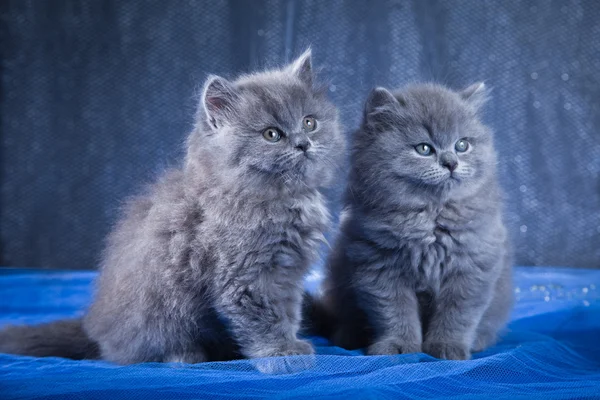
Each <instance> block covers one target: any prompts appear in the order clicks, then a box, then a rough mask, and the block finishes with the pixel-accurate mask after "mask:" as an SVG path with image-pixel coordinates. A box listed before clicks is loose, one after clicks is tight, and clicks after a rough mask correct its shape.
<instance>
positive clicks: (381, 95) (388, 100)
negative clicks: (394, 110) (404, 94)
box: [365, 87, 400, 115]
mask: <svg viewBox="0 0 600 400" xmlns="http://www.w3.org/2000/svg"><path fill="white" fill-rule="evenodd" d="M399 104H400V103H399V102H398V100H397V99H396V97H394V95H393V94H392V93H391V92H390V91H389V90H387V89H386V88H383V87H376V88H375V89H373V90H371V93H369V96H368V97H367V102H366V103H365V115H369V114H371V113H372V112H373V111H375V110H377V109H378V108H382V107H386V106H395V105H399Z"/></svg>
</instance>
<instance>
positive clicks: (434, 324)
mask: <svg viewBox="0 0 600 400" xmlns="http://www.w3.org/2000/svg"><path fill="white" fill-rule="evenodd" d="M474 275H476V274H469V273H467V272H465V271H457V272H455V273H454V274H453V275H451V276H447V277H446V278H445V282H444V284H443V286H442V287H441V288H440V292H439V294H438V295H437V297H436V299H435V303H434V309H433V313H432V315H431V320H430V321H429V326H428V330H427V332H426V334H425V340H424V343H423V351H424V352H425V353H427V354H430V355H432V356H434V357H437V358H443V359H448V360H467V359H469V358H471V353H470V349H471V346H472V343H473V341H474V340H475V334H476V329H477V326H478V325H479V322H480V321H481V317H482V315H483V313H484V312H485V310H486V308H487V306H488V304H489V301H490V296H491V293H490V291H491V286H492V285H491V284H489V283H488V282H489V280H491V279H489V280H488V279H485V277H482V276H481V275H479V276H474Z"/></svg>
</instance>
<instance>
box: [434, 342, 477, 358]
mask: <svg viewBox="0 0 600 400" xmlns="http://www.w3.org/2000/svg"><path fill="white" fill-rule="evenodd" d="M423 351H424V352H425V353H427V354H429V355H430V356H433V357H435V358H439V359H443V360H469V359H470V358H471V352H470V351H469V346H467V345H465V344H463V343H440V342H425V343H424V344H423Z"/></svg>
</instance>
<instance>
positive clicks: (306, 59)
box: [288, 47, 313, 86]
mask: <svg viewBox="0 0 600 400" xmlns="http://www.w3.org/2000/svg"><path fill="white" fill-rule="evenodd" d="M288 68H289V70H290V71H291V73H292V74H294V75H296V76H297V77H298V78H300V80H301V81H302V82H304V83H306V84H307V85H309V86H312V84H313V69H312V50H311V48H310V47H309V48H308V49H306V51H305V52H304V53H302V55H301V56H300V57H298V58H297V59H296V60H295V61H294V62H292V63H291V64H290V66H289V67H288Z"/></svg>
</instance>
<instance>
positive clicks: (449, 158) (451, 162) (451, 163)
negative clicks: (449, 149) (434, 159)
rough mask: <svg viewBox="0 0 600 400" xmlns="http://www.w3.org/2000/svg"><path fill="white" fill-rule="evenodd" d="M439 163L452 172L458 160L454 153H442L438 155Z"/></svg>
mask: <svg viewBox="0 0 600 400" xmlns="http://www.w3.org/2000/svg"><path fill="white" fill-rule="evenodd" d="M440 164H442V166H443V167H446V168H448V169H449V170H450V172H452V171H454V170H455V169H456V167H457V166H458V160H457V159H456V156H455V155H454V154H451V153H442V155H441V156H440Z"/></svg>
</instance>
